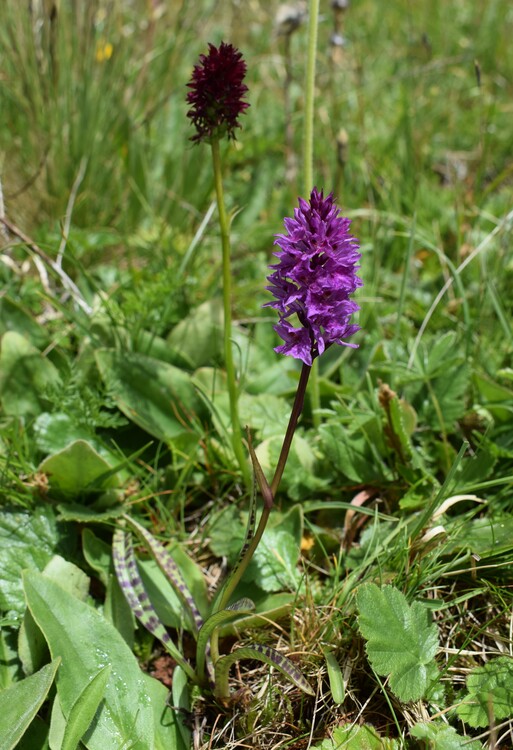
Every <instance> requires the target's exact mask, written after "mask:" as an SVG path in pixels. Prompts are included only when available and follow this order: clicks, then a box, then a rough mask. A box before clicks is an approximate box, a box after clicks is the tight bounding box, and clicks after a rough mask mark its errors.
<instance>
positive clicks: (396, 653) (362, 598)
mask: <svg viewBox="0 0 513 750" xmlns="http://www.w3.org/2000/svg"><path fill="white" fill-rule="evenodd" d="M356 603H357V607H358V613H359V615H358V624H359V627H360V632H361V633H362V635H363V637H364V638H365V639H366V640H367V643H366V650H367V655H368V657H369V661H370V663H371V664H372V666H373V668H374V669H375V670H376V672H377V673H378V674H379V675H382V676H387V675H390V687H391V688H392V690H393V691H394V693H395V694H396V695H397V697H398V698H399V699H400V700H403V701H412V700H418V699H420V698H422V697H423V696H424V695H425V694H426V693H427V691H428V689H429V687H430V685H431V684H432V682H433V681H434V680H436V678H437V675H438V669H437V667H436V664H435V663H434V658H435V655H436V652H437V650H438V630H437V627H436V625H435V624H434V623H432V622H431V621H430V617H431V615H430V613H429V611H428V610H427V609H426V607H424V606H423V605H422V604H421V603H420V602H413V604H411V605H410V604H408V602H407V600H406V597H405V596H404V594H403V593H402V592H401V591H399V589H396V588H394V587H393V586H383V588H381V589H380V588H379V587H378V586H376V584H374V583H366V584H363V585H362V586H360V587H359V588H358V590H357V593H356Z"/></svg>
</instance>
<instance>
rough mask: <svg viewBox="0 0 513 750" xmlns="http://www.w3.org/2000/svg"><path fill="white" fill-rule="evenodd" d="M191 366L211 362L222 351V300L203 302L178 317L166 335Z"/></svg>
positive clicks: (194, 366) (169, 342)
mask: <svg viewBox="0 0 513 750" xmlns="http://www.w3.org/2000/svg"><path fill="white" fill-rule="evenodd" d="M167 342H168V344H169V345H170V346H171V347H173V348H174V349H176V350H177V351H179V352H181V353H182V354H183V355H184V356H185V357H186V358H187V359H188V361H190V362H191V364H192V367H193V369H196V368H198V367H202V366H203V365H209V364H212V362H214V361H215V360H217V359H219V358H220V356H221V354H222V351H223V307H222V304H221V300H219V299H213V300H208V301H207V302H204V303H203V304H202V305H200V306H199V307H197V308H196V309H195V310H193V311H192V313H190V315H188V316H187V317H186V318H184V319H183V320H181V321H180V322H179V323H178V324H177V325H176V326H175V327H174V328H173V330H172V331H171V333H170V334H169V336H168V337H167Z"/></svg>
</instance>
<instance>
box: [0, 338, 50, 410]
mask: <svg viewBox="0 0 513 750" xmlns="http://www.w3.org/2000/svg"><path fill="white" fill-rule="evenodd" d="M59 384H60V376H59V373H58V371H57V369H56V367H55V366H54V365H53V364H52V362H50V360H49V359H47V358H45V357H43V355H42V354H41V353H40V352H39V351H38V350H37V349H36V348H35V347H34V346H32V344H31V343H30V342H29V341H27V339H26V338H25V337H24V336H22V335H21V334H19V333H15V332H13V331H9V332H8V333H5V334H4V335H3V336H2V339H1V341H0V402H1V404H2V407H3V410H4V412H5V414H9V415H11V416H20V417H21V416H36V415H38V414H39V413H40V412H42V411H44V409H45V405H46V403H47V400H46V394H47V393H48V390H49V389H51V388H57V387H58V386H59Z"/></svg>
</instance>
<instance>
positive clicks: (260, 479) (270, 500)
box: [248, 431, 274, 509]
mask: <svg viewBox="0 0 513 750" xmlns="http://www.w3.org/2000/svg"><path fill="white" fill-rule="evenodd" d="M248 448H249V455H250V456H251V463H252V464H253V473H254V477H255V479H256V481H257V484H258V487H259V489H260V492H261V493H262V497H263V499H264V505H265V507H266V508H269V509H271V508H272V507H273V504H274V496H273V491H272V489H271V487H270V485H269V482H268V481H267V477H266V476H265V474H264V470H263V469H262V467H261V466H260V461H259V460H258V456H257V454H256V453H255V450H254V448H253V442H252V440H251V435H250V433H249V431H248Z"/></svg>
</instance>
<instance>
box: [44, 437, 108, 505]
mask: <svg viewBox="0 0 513 750" xmlns="http://www.w3.org/2000/svg"><path fill="white" fill-rule="evenodd" d="M38 471H40V472H42V473H43V474H47V475H48V477H49V481H50V487H51V490H52V492H53V493H55V492H57V493H58V494H59V495H63V496H65V497H75V496H76V495H83V494H87V493H88V492H94V493H98V492H99V491H101V490H105V489H107V488H109V487H117V486H118V485H119V480H118V478H117V477H116V475H115V474H113V473H112V467H111V466H110V465H109V464H108V463H107V461H105V459H104V458H102V457H101V456H100V454H99V453H98V452H97V451H96V450H95V449H94V448H93V446H92V445H91V444H90V443H88V442H86V441H85V440H76V441H75V442H74V443H71V444H70V445H68V446H67V447H66V448H64V449H63V450H61V451H59V452H58V453H54V454H53V455H52V456H48V458H45V460H44V461H43V462H42V463H41V464H40V465H39V468H38Z"/></svg>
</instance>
